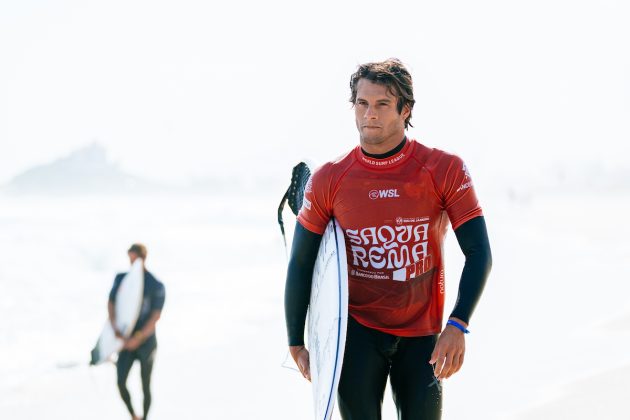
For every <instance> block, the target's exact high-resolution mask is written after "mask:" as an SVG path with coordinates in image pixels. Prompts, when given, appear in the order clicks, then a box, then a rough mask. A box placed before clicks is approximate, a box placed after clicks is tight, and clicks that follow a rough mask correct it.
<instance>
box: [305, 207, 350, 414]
mask: <svg viewBox="0 0 630 420" xmlns="http://www.w3.org/2000/svg"><path fill="white" fill-rule="evenodd" d="M347 325H348V266H347V262H346V245H345V242H344V236H343V231H342V230H341V228H340V227H339V225H338V224H337V222H336V221H335V219H331V221H330V222H329V223H328V226H327V227H326V231H325V232H324V235H323V237H322V242H321V245H320V247H319V252H318V254H317V260H316V262H315V268H314V270H313V283H312V286H311V301H310V304H309V310H308V348H309V352H310V368H311V381H312V386H313V403H314V409H315V420H329V419H330V418H331V416H332V412H333V408H334V406H335V397H336V395H337V387H338V386H339V377H340V375H341V366H342V363H343V354H344V350H345V345H346V328H347Z"/></svg>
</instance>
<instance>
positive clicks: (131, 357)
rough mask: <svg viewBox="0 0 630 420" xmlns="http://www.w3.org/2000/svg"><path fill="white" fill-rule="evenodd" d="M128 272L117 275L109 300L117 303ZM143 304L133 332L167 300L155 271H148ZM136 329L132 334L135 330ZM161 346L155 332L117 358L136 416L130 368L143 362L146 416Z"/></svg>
mask: <svg viewBox="0 0 630 420" xmlns="http://www.w3.org/2000/svg"><path fill="white" fill-rule="evenodd" d="M125 274H126V273H121V274H118V275H117V276H116V278H115V279H114V285H113V286H112V290H111V292H110V293H109V301H110V302H112V303H114V302H115V300H116V292H117V291H118V288H119V287H120V284H121V282H122V279H123V278H124V277H125ZM142 294H143V298H142V308H141V309H140V316H139V317H138V322H137V323H136V326H135V328H134V329H133V333H135V332H136V331H140V330H141V329H142V328H143V327H144V326H145V325H146V323H147V321H148V320H149V318H150V317H151V314H152V313H153V311H161V310H162V308H163V307H164V300H165V298H166V293H165V289H164V285H163V284H162V283H161V282H159V281H158V280H157V279H156V278H155V277H153V275H152V274H151V273H150V272H148V271H146V270H145V271H144V288H143V293H142ZM133 333H132V334H133ZM156 350H157V338H156V337H155V332H154V333H153V334H151V336H149V337H147V338H146V340H145V341H144V342H143V343H142V344H141V345H140V346H139V347H138V348H137V349H135V350H132V351H129V350H122V351H121V352H120V353H119V354H118V361H117V362H116V371H117V376H118V390H119V391H120V396H121V397H122V399H123V401H124V403H125V405H126V406H127V410H129V413H130V414H131V415H132V416H135V413H134V409H133V405H132V404H131V396H130V395H129V390H128V389H127V377H128V376H129V371H130V370H131V366H132V365H133V362H134V361H135V360H138V361H139V362H140V376H141V377H142V392H143V394H144V404H143V408H144V417H143V419H144V420H146V418H147V415H148V413H149V408H150V406H151V371H152V370H153V360H154V358H155V352H156Z"/></svg>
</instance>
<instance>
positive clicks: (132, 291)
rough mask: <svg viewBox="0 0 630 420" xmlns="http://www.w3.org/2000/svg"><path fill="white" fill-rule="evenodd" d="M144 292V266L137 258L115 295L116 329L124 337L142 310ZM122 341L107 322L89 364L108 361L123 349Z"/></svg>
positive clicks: (131, 328)
mask: <svg viewBox="0 0 630 420" xmlns="http://www.w3.org/2000/svg"><path fill="white" fill-rule="evenodd" d="M143 291H144V265H143V263H142V259H141V258H138V259H136V261H134V263H133V264H132V266H131V269H130V270H129V272H128V273H127V274H126V275H125V277H124V278H123V280H122V282H121V283H120V287H119V288H118V291H117V293H116V303H115V305H114V313H115V314H116V328H117V329H118V330H119V331H120V332H121V333H122V335H123V336H124V337H129V336H130V335H131V332H132V331H133V329H134V327H135V326H136V322H137V321H138V317H139V316H140V309H142V297H143V296H142V294H143ZM123 344H124V342H123V340H122V339H120V338H118V337H116V334H115V333H114V329H113V328H112V324H111V323H110V322H109V320H107V321H106V322H105V325H104V326H103V331H102V332H101V335H100V337H99V338H98V342H97V343H96V346H95V347H94V349H93V350H92V360H91V362H90V364H92V365H98V364H100V363H103V362H105V361H107V360H109V359H110V358H111V357H112V356H113V355H114V354H115V353H118V352H119V351H120V350H121V349H122V347H123Z"/></svg>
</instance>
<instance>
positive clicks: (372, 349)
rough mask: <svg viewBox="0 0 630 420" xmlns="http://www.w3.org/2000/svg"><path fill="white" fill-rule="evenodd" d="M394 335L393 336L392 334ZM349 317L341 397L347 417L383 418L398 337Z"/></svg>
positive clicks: (353, 419)
mask: <svg viewBox="0 0 630 420" xmlns="http://www.w3.org/2000/svg"><path fill="white" fill-rule="evenodd" d="M389 337H393V336H389ZM389 337H387V336H386V334H383V333H380V332H379V331H376V330H373V329H370V328H366V327H364V326H363V325H361V324H359V323H358V322H357V321H355V320H354V318H352V317H351V316H349V317H348V329H347V333H346V349H345V352H344V357H343V368H342V369H341V377H340V378H339V388H338V392H337V397H338V400H339V412H340V414H341V418H342V419H343V420H380V419H381V407H382V405H383V394H384V393H385V385H387V375H388V374H389V366H390V361H389V355H388V354H387V353H388V352H389V351H390V349H391V348H392V346H394V345H395V343H394V340H391V339H389Z"/></svg>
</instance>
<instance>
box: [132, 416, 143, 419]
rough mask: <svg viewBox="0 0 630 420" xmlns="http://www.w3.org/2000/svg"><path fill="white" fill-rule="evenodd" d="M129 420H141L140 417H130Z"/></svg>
mask: <svg viewBox="0 0 630 420" xmlns="http://www.w3.org/2000/svg"><path fill="white" fill-rule="evenodd" d="M131 420H142V417H138V416H132V417H131Z"/></svg>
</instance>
